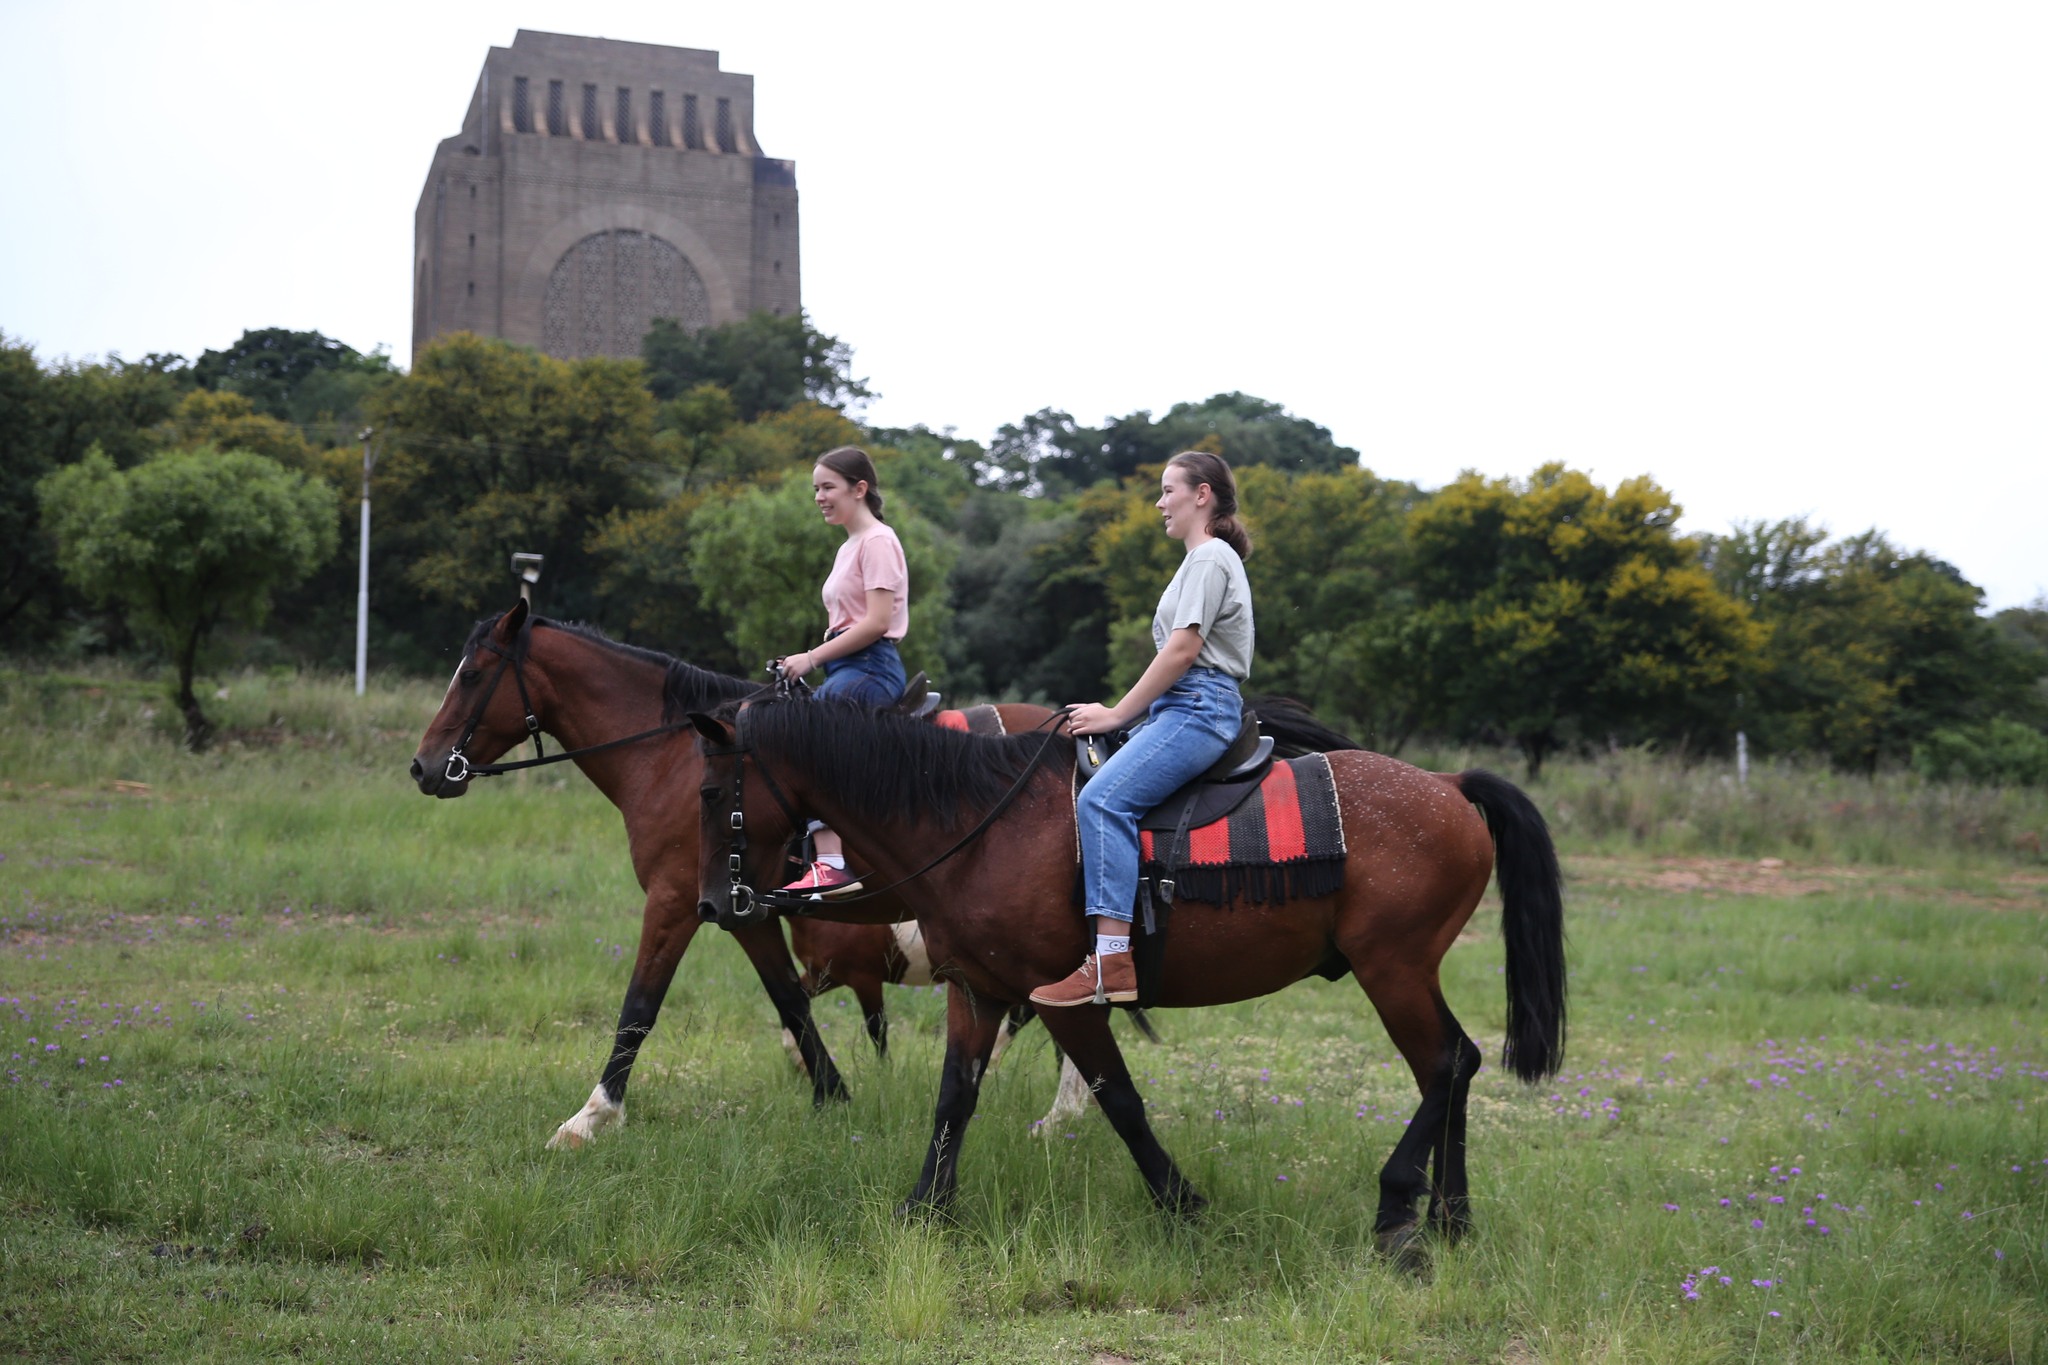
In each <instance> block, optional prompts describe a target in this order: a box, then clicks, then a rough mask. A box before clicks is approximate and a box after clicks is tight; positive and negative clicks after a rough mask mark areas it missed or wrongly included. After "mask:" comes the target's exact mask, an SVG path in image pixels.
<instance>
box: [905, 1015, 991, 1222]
mask: <svg viewBox="0 0 2048 1365" xmlns="http://www.w3.org/2000/svg"><path fill="white" fill-rule="evenodd" d="M1003 1018H1004V1011H1003V1008H1002V1006H1000V1005H997V1004H995V1003H994V1002H993V1001H989V1000H979V999H976V997H975V994H974V992H973V991H971V990H969V989H968V988H967V986H966V985H965V984H964V983H962V982H958V981H955V982H953V983H951V986H950V988H949V989H948V990H947V991H946V1063H945V1066H944V1067H943V1068H942V1069H941V1070H940V1072H939V1103H938V1106H937V1108H936V1109H935V1110H934V1111H933V1113H932V1145H931V1147H930V1149H929V1150H928V1151H926V1152H925V1156H924V1170H923V1171H921V1172H919V1174H918V1177H917V1188H915V1189H913V1190H912V1191H911V1192H910V1197H909V1198H908V1199H906V1200H904V1201H903V1202H902V1203H901V1204H899V1205H897V1207H896V1216H897V1217H899V1218H907V1217H911V1216H913V1215H916V1214H920V1213H926V1212H940V1211H943V1210H944V1209H945V1208H946V1206H947V1205H949V1204H951V1203H952V1202H953V1190H954V1186H955V1184H956V1181H957V1175H958V1170H959V1165H960V1143H961V1142H962V1140H963V1139H965V1138H966V1136H967V1121H968V1120H969V1119H971V1118H973V1117H974V1107H975V1105H976V1104H978V1103H980V1101H981V1079H982V1077H983V1076H984V1075H986V1074H987V1072H988V1055H989V1052H990V1050H991V1049H993V1048H994V1047H995V1045H996V1030H997V1029H998V1028H1000V1027H1001V1026H1002V1023H1003Z"/></svg>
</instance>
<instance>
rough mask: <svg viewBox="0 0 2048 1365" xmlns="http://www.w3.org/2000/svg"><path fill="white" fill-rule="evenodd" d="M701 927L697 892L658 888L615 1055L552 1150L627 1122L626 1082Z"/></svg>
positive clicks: (646, 916) (644, 919)
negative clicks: (680, 892) (677, 892)
mask: <svg viewBox="0 0 2048 1365" xmlns="http://www.w3.org/2000/svg"><path fill="white" fill-rule="evenodd" d="M697 926H698V919H697V913H696V891H695V888H689V894H688V895H686V896H685V895H668V894H666V893H665V891H664V889H663V888H659V887H658V888H656V889H655V891H653V892H652V893H650V894H649V895H648V897H647V904H646V906H645V908H644V909H643V910H642V911H641V916H640V951H639V953H638V955H637V956H636V957H635V958H634V960H633V975H632V976H631V977H630V978H629V979H628V980H627V982H626V999H625V1001H624V1003H622V1004H621V1005H620V1006H619V1027H618V1031H617V1032H616V1033H615V1034H614V1035H613V1038H612V1052H611V1056H610V1057H609V1058H608V1059H607V1060H606V1061H605V1065H604V1072H603V1074H602V1075H601V1076H600V1077H599V1079H598V1082H597V1088H596V1089H594V1090H592V1091H591V1092H590V1098H589V1099H587V1100H585V1101H584V1102H583V1107H582V1108H581V1109H579V1110H577V1111H576V1112H575V1113H574V1114H572V1115H570V1116H569V1118H568V1120H567V1121H566V1122H564V1123H563V1124H562V1126H561V1127H559V1128H557V1129H555V1135H554V1136H553V1137H551V1138H549V1139H548V1146H549V1147H556V1148H560V1147H581V1146H582V1145H583V1144H584V1143H586V1142H588V1141H590V1140H591V1139H592V1138H594V1137H596V1136H597V1135H598V1134H599V1133H600V1132H602V1131H604V1130H605V1129H606V1128H610V1127H614V1126H616V1125H618V1124H622V1123H624V1122H625V1121H626V1082H627V1081H628V1080H630V1079H632V1075H633V1062H634V1060H635V1059H636V1058H638V1057H639V1055H640V1045H641V1044H642V1043H643V1042H645V1041H646V1040H647V1035H648V1034H649V1033H650V1032H651V1031H652V1030H653V1028H654V1020H655V1018H656V1016H658V1015H659V1014H660V1013H661V1002H662V1001H663V999H665V998H666V997H667V995H668V988H669V983H670V982H672V981H674V980H675V975H676V968H677V967H678V966H680V965H681V964H682V961H683V952H684V950H685V949H687V948H688V947H689V946H690V940H691V939H692V938H694V937H696V934H697Z"/></svg>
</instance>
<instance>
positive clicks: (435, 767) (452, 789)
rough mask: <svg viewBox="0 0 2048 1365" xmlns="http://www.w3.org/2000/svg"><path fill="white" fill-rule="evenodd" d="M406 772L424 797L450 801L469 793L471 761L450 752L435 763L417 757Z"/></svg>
mask: <svg viewBox="0 0 2048 1365" xmlns="http://www.w3.org/2000/svg"><path fill="white" fill-rule="evenodd" d="M406 771H407V772H408V773H409V774H410V775H411V777H412V780H413V782H414V783H415V784H417V785H418V787H419V789H420V794H421V795H422V796H432V797H436V798H438V799H440V800H443V801H450V800H453V799H454V798H456V797H458V796H462V795H464V794H466V793H467V792H468V791H469V778H470V773H469V761H468V760H467V759H465V758H464V757H463V756H462V755H461V754H458V753H454V752H450V753H449V754H447V755H446V756H444V757H442V758H441V759H440V761H439V762H435V763H428V762H425V761H423V760H421V759H420V758H418V757H415V758H414V759H413V761H412V767H410V768H409V769H407V770H406Z"/></svg>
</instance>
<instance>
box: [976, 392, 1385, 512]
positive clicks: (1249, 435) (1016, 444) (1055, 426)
mask: <svg viewBox="0 0 2048 1365" xmlns="http://www.w3.org/2000/svg"><path fill="white" fill-rule="evenodd" d="M1191 449H1201V450H1208V451H1214V452H1215V453H1217V454H1220V455H1222V456H1223V457H1224V458H1226V459H1228V460H1229V461H1230V463H1231V465H1232V466H1233V467H1238V468H1242V467H1244V466H1248V465H1269V466H1271V467H1272V468H1275V469H1281V470H1285V471H1287V472H1289V473H1294V474H1302V473H1332V472H1335V471H1337V470H1340V469H1347V468H1351V467H1354V466H1356V465H1357V463H1358V452H1357V451H1355V450H1353V449H1351V448H1350V447H1349V446H1340V445H1338V444H1337V443H1336V441H1335V440H1334V439H1333V438H1332V437H1331V435H1330V432H1329V429H1328V428H1327V427H1320V426H1317V425H1316V424H1315V423H1314V422H1311V421H1309V420H1307V419H1306V418H1302V417H1295V416H1292V415H1291V414H1289V413H1288V412H1287V410H1286V409H1285V408H1283V407H1281V406H1280V405H1279V404H1278V403H1273V402H1269V401H1267V400H1266V399H1263V398H1254V397H1252V396H1251V395H1250V394H1247V393H1219V394H1216V395H1215V396H1214V397H1211V398H1205V399H1203V400H1202V401H1201V402H1199V403H1176V404H1174V405H1173V407H1172V408H1170V409H1168V411H1167V414H1166V416H1164V417H1162V418H1160V419H1159V420H1158V421H1156V422H1155V421H1154V420H1152V414H1151V413H1150V412H1149V411H1139V412H1134V413H1131V414H1129V415H1128V416H1124V417H1114V418H1109V419H1107V420H1106V421H1105V422H1104V423H1103V425H1102V426H1101V427H1084V426H1082V425H1080V424H1079V423H1077V422H1076V421H1075V420H1074V418H1073V416H1072V414H1070V413H1066V412H1061V411H1059V410H1057V409H1054V408H1041V409H1040V410H1039V411H1037V412H1034V413H1032V414H1031V415H1030V416H1028V417H1025V418H1022V419H1020V420H1019V421H1017V422H1015V423H1011V424H1008V425H1005V426H1003V427H1002V428H1001V429H999V430H998V431H997V433H996V437H995V440H993V441H991V442H990V443H989V448H988V452H987V454H986V456H985V457H984V458H983V459H982V460H981V462H980V463H979V465H978V467H977V473H978V475H979V477H980V478H981V480H982V482H983V483H985V484H987V485H989V486H990V487H995V488H1003V489H1009V490H1013V491H1016V492H1021V493H1030V494H1033V495H1038V494H1051V495H1053V496H1059V495H1061V494H1064V493H1069V492H1073V491H1074V490H1077V489H1082V488H1088V487H1090V486H1092V485H1094V484H1097V483H1100V482H1102V481H1104V480H1110V481H1116V482H1121V481H1122V480H1125V479H1129V478H1131V477H1133V476H1135V475H1136V474H1137V473H1138V471H1139V470H1140V469H1142V468H1144V467H1145V466H1148V465H1156V464H1164V463H1165V462H1166V461H1167V460H1168V459H1169V458H1170V457H1172V456H1173V455H1175V454H1177V453H1178V452H1180V451H1183V450H1191Z"/></svg>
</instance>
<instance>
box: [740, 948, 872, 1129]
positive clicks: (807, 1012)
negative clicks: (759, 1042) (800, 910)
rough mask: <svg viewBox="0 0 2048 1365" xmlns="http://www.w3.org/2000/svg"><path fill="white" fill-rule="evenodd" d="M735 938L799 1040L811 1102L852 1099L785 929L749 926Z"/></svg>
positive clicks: (780, 1014)
mask: <svg viewBox="0 0 2048 1365" xmlns="http://www.w3.org/2000/svg"><path fill="white" fill-rule="evenodd" d="M732 936H733V937H734V938H735V939H737V940H739V945H740V947H741V949H742V950H743V951H745V953H746V955H747V960H748V961H749V962H752V963H753V964H754V972H755V974H756V975H758V976H759V977H760V978H761V985H762V987H763V988H764V989H766V990H767V992H768V999H769V1000H770V1001H771V1002H772V1003H773V1004H774V1006H775V1012H776V1014H777V1015H779V1016H780V1017H781V1019H782V1027H783V1028H784V1029H786V1030H787V1031H788V1032H789V1035H790V1036H791V1037H793V1038H795V1039H796V1047H797V1055H798V1056H799V1058H800V1059H801V1060H802V1062H803V1066H804V1070H806V1071H808V1072H809V1073H810V1075H811V1100H812V1102H813V1103H816V1104H823V1103H824V1102H825V1101H826V1100H828V1099H830V1100H843V1099H847V1098H849V1096H848V1094H847V1090H846V1082H844V1081H842V1080H840V1079H839V1068H838V1067H837V1066H835V1065H834V1064H833V1062H832V1054H831V1053H829V1052H827V1051H826V1050H825V1042H824V1040H823V1039H822V1038H820V1037H819V1036H818V1025H817V1021H816V1020H814V1019H812V1017H811V997H810V994H809V993H808V992H806V991H805V990H804V986H803V981H802V979H801V978H799V977H798V975H797V970H796V961H795V959H793V958H791V957H790V955H789V945H788V944H787V943H784V942H783V939H782V925H781V924H780V923H779V922H777V921H775V920H770V921H769V922H768V923H766V924H749V925H745V926H743V927H741V928H738V929H734V930H733V931H732Z"/></svg>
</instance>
